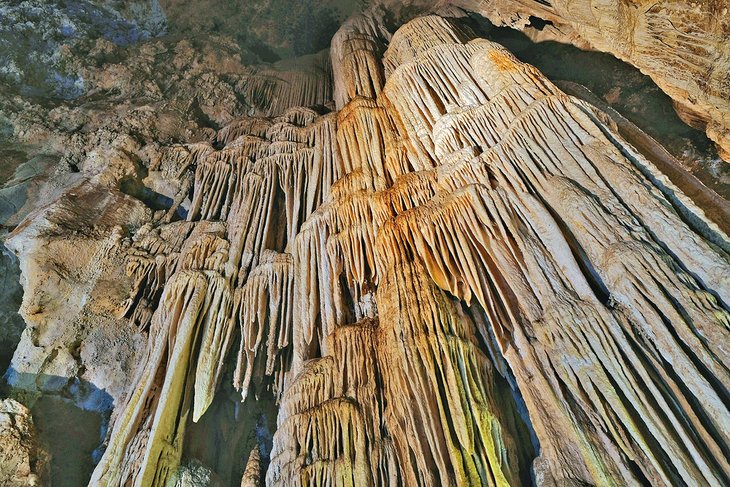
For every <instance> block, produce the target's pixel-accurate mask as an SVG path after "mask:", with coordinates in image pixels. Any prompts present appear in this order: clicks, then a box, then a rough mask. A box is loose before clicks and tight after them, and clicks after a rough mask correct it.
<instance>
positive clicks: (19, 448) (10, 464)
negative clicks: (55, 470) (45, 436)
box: [0, 399, 49, 487]
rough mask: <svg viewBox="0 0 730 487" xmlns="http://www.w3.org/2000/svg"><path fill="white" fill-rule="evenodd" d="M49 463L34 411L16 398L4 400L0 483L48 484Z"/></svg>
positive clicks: (10, 485) (0, 417) (10, 486)
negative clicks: (31, 412) (38, 437)
mask: <svg viewBox="0 0 730 487" xmlns="http://www.w3.org/2000/svg"><path fill="white" fill-rule="evenodd" d="M48 460H49V458H48V454H47V453H46V452H45V451H43V449H42V448H41V447H40V446H39V445H38V442H37V438H36V433H35V428H34V426H33V419H32V418H31V416H30V411H28V409H27V408H26V407H25V406H23V405H22V404H20V403H19V402H17V401H15V400H13V399H4V400H3V401H0V482H2V484H3V485H6V486H8V487H21V486H23V487H25V486H37V485H45V483H46V482H48V480H49V478H48Z"/></svg>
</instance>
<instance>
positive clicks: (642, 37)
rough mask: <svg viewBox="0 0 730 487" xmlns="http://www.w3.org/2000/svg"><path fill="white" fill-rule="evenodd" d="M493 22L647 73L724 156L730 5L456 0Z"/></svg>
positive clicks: (729, 147)
mask: <svg viewBox="0 0 730 487" xmlns="http://www.w3.org/2000/svg"><path fill="white" fill-rule="evenodd" d="M456 3H457V4H458V5H461V6H463V7H465V8H469V9H472V10H475V11H477V12H479V13H481V14H483V15H484V16H486V17H488V18H489V19H490V20H492V21H493V22H494V23H495V24H497V25H507V26H510V27H514V28H518V29H521V30H525V32H527V33H528V34H529V35H531V36H532V37H534V38H539V39H557V40H559V41H562V42H566V41H567V42H572V43H576V44H578V45H580V46H582V47H588V48H592V49H596V50H599V51H603V52H610V53H611V54H613V55H615V56H617V57H618V58H621V59H624V60H626V61H628V62H629V63H631V64H633V65H634V66H637V67H638V68H639V69H641V71H642V72H644V73H646V74H648V75H649V76H651V77H652V79H654V81H655V82H656V83H657V84H658V85H659V86H660V87H661V88H662V90H664V91H665V92H666V93H667V94H668V95H669V96H671V97H672V98H673V99H674V101H675V103H676V108H677V111H678V112H679V113H680V115H681V116H682V117H683V118H684V119H685V120H687V122H688V123H690V124H693V125H697V126H698V127H701V128H703V129H704V130H706V131H707V134H708V136H709V137H710V138H711V139H712V140H714V141H715V142H717V144H718V145H719V147H720V149H721V152H722V154H723V157H724V158H725V160H730V109H729V108H728V104H727V100H728V98H730V84H728V74H729V73H730V46H729V45H728V42H727V39H728V37H730V5H728V3H727V2H724V1H718V2H690V3H688V2H684V1H681V0H661V1H659V2H656V1H649V0H637V1H633V0H632V1H625V0H610V1H601V2H595V1H589V2H570V1H567V0H550V1H547V0H488V1H474V0H459V1H457V2H456Z"/></svg>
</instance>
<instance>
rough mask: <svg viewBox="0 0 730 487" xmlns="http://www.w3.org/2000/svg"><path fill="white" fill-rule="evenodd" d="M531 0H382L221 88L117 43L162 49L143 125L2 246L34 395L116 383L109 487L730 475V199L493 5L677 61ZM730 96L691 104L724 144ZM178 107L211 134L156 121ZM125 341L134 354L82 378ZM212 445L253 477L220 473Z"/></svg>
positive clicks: (207, 71) (95, 478)
mask: <svg viewBox="0 0 730 487" xmlns="http://www.w3.org/2000/svg"><path fill="white" fill-rule="evenodd" d="M503 3H504V5H502V4H503ZM518 3H519V4H520V5H521V6H520V7H519V8H517V7H515V5H516V4H518ZM532 3H535V2H507V1H506V0H505V1H504V2H482V3H480V4H479V5H478V6H472V7H471V8H472V9H473V11H471V12H468V11H465V10H461V9H459V8H456V7H454V6H453V5H450V6H447V7H445V8H437V9H435V10H433V11H432V12H430V13H429V14H428V15H423V16H416V17H415V18H413V19H412V20H411V19H410V17H412V16H413V13H412V12H410V13H409V12H405V11H402V12H400V13H399V14H398V15H392V11H388V10H387V9H383V8H380V7H377V8H372V9H370V10H368V11H367V12H366V13H364V14H361V15H355V16H353V17H351V18H350V19H349V20H347V21H345V22H344V23H343V25H342V26H341V27H340V29H339V31H338V32H337V33H336V34H335V36H334V38H333V39H332V44H331V48H330V50H329V51H322V52H320V53H316V54H311V55H309V56H305V57H304V58H300V59H297V60H294V61H291V60H290V61H284V62H279V63H275V64H271V65H259V66H254V67H250V66H242V65H241V64H240V63H235V62H226V63H223V64H224V65H225V68H222V70H223V71H225V72H224V73H221V72H219V71H216V70H215V69H213V67H212V66H213V65H215V64H216V63H218V62H221V58H220V57H216V56H217V54H216V53H215V52H210V51H207V50H204V51H205V52H206V53H207V54H206V55H203V56H201V55H200V53H199V51H198V50H197V49H198V48H196V47H194V46H191V45H190V44H188V43H185V42H184V41H181V42H179V43H177V44H176V45H175V46H174V47H172V48H171V47H170V46H169V45H167V44H165V43H164V42H159V43H156V44H155V43H150V44H148V45H147V47H141V48H140V52H139V53H136V54H131V55H130V56H131V59H137V58H139V59H146V58H150V57H152V58H153V57H155V56H158V57H159V58H161V59H171V60H172V63H173V65H175V64H177V65H178V66H179V69H180V70H182V72H183V73H184V75H183V76H182V79H179V80H178V85H176V86H178V89H177V91H176V90H175V89H170V90H163V89H162V88H163V87H164V86H165V84H164V80H163V79H162V77H161V76H160V77H155V76H151V77H152V78H153V79H155V80H156V81H155V82H154V83H158V84H154V83H153V85H154V86H157V88H159V89H160V90H159V97H158V100H157V101H155V102H154V103H152V104H151V105H149V106H145V107H143V108H138V111H139V112H142V113H144V118H142V121H141V122H140V121H139V119H135V118H134V117H131V116H130V117H129V118H125V119H124V123H118V124H116V125H110V124H106V125H105V124H97V125H95V124H92V125H91V127H94V128H95V130H87V131H85V132H84V133H82V134H80V135H78V137H77V139H76V140H77V145H76V146H74V147H75V149H77V150H76V151H75V153H74V157H75V158H76V159H74V160H75V161H77V163H78V167H79V169H80V175H79V176H73V177H71V178H69V180H70V183H69V184H68V185H67V186H64V187H62V188H56V191H55V192H52V191H50V190H46V194H54V195H55V198H54V200H53V201H52V202H50V203H48V204H46V205H44V206H42V207H40V208H37V209H36V210H34V212H32V213H30V215H29V216H27V217H26V218H25V219H24V220H23V222H22V223H20V224H19V225H18V226H17V227H16V228H15V229H14V230H13V232H12V233H11V235H10V238H9V239H8V247H9V248H11V249H13V250H14V251H15V252H16V254H17V255H18V256H19V258H20V262H21V269H22V272H23V276H24V280H25V281H24V289H25V298H24V302H23V306H22V313H23V316H24V317H25V319H26V320H27V321H28V322H29V327H28V329H27V330H26V332H25V333H26V336H25V337H24V340H25V341H24V342H23V343H24V345H23V346H21V347H20V348H19V351H20V352H16V356H15V357H14V359H13V366H14V370H15V373H17V374H19V375H18V378H17V379H16V381H20V379H22V377H23V375H22V374H23V373H25V374H27V376H28V377H31V378H32V380H33V381H34V382H36V383H37V382H38V376H39V375H42V374H47V375H50V376H53V377H54V378H58V377H61V378H66V379H67V378H68V377H72V376H76V375H85V376H86V377H88V378H89V380H90V381H92V382H93V383H95V384H101V385H103V386H104V387H105V388H107V389H109V390H110V391H113V397H114V400H115V404H114V412H113V415H112V417H111V421H110V427H109V430H108V434H107V437H106V440H105V445H104V446H105V449H104V453H103V455H102V456H101V459H100V461H99V463H98V465H97V466H96V468H95V470H94V472H93V475H92V477H91V481H90V485H94V486H109V487H113V486H128V485H134V486H140V487H141V486H160V487H163V486H168V485H191V484H192V485H195V484H196V483H198V484H205V485H210V484H212V483H214V481H215V482H218V481H220V482H221V483H223V484H226V485H227V484H232V485H239V484H240V485H242V486H244V485H245V486H253V485H261V484H262V483H265V484H266V485H272V486H273V485H351V486H355V485H358V486H359V485H427V486H437V485H495V486H502V485H531V484H536V485H546V486H558V485H560V486H567V485H570V486H573V485H574V486H578V485H607V486H609V485H640V484H649V485H667V486H669V485H725V484H727V483H730V461H729V460H728V458H730V455H729V454H730V450H729V448H730V446H729V445H730V411H729V410H728V404H730V401H729V399H730V398H729V397H728V388H729V387H730V374H729V373H728V369H727V367H728V364H730V349H728V344H729V343H730V238H728V223H727V222H728V220H727V218H728V216H730V215H729V213H730V211H728V205H727V202H726V201H725V200H723V199H722V198H721V197H720V196H718V195H717V194H714V193H712V191H711V190H709V189H707V188H706V187H704V186H702V184H701V183H699V182H698V181H695V180H694V179H692V178H691V177H689V176H687V175H686V174H685V173H683V172H682V171H683V170H682V169H681V167H680V165H679V164H674V162H676V161H674V162H673V161H672V160H671V156H670V155H669V154H668V153H666V154H665V153H662V154H661V157H658V156H657V151H659V150H661V148H660V147H659V148H657V147H656V146H658V144H656V142H653V141H652V142H651V143H645V144H636V143H635V141H637V140H649V139H648V136H646V134H643V133H641V131H640V130H639V129H638V128H636V127H632V131H633V132H632V133H633V135H632V138H631V142H630V141H628V140H627V139H626V138H624V135H623V134H625V131H624V132H622V131H621V130H620V127H619V125H617V122H616V120H615V118H612V117H610V116H609V115H607V114H606V113H603V112H602V111H600V110H599V109H598V108H596V107H595V106H594V105H592V104H591V103H589V102H588V101H586V100H584V99H581V98H577V97H574V96H569V95H568V94H566V93H565V92H563V91H561V89H559V88H558V87H557V86H556V85H555V84H553V83H552V82H551V81H550V80H549V79H548V78H547V77H545V76H544V75H543V74H542V73H541V72H540V71H539V70H537V69H536V68H534V67H533V66H530V65H528V64H525V63H523V62H520V61H519V60H517V59H516V58H515V57H514V56H513V55H512V54H511V53H510V52H509V51H508V50H507V49H506V48H504V47H503V46H501V45H499V44H497V43H495V42H492V41H490V40H488V39H486V38H484V30H483V29H484V26H483V24H482V23H480V22H479V21H477V20H475V18H474V15H475V14H474V11H476V12H481V13H487V14H488V15H490V18H493V17H494V16H495V15H498V16H500V17H499V18H500V19H501V20H502V21H503V22H507V23H511V24H519V25H521V26H523V27H524V26H525V25H526V23H525V22H526V21H525V17H524V16H525V15H528V19H529V15H533V14H540V13H541V12H543V11H545V12H548V14H549V15H548V14H546V15H545V16H544V17H540V18H544V19H547V20H550V21H551V22H554V24H551V25H545V26H543V27H544V28H545V32H544V35H545V36H553V37H554V38H558V37H560V36H563V37H562V38H563V39H565V38H566V37H565V36H567V37H570V39H571V40H572V41H575V42H590V43H591V45H594V46H596V47H598V48H601V49H605V50H613V49H619V48H621V49H625V52H623V51H622V53H621V54H622V55H625V57H626V58H627V59H629V60H631V61H635V58H634V57H633V56H640V54H639V52H640V50H641V49H649V46H653V45H654V44H652V43H654V42H659V41H658V40H656V39H654V40H652V41H651V42H650V43H648V44H641V43H638V44H637V41H630V40H627V41H626V43H627V44H626V45H624V46H622V47H621V46H619V47H611V48H610V49H609V48H607V47H602V46H603V44H600V43H599V40H597V39H599V38H600V39H602V40H601V41H600V42H610V39H611V36H610V35H609V34H608V33H615V32H614V30H615V29H617V28H618V27H616V26H615V25H614V24H613V23H614V22H615V20H616V19H615V18H611V19H604V18H603V14H601V16H600V19H597V20H596V19H593V18H591V17H590V16H589V15H588V14H585V13H584V12H582V11H580V10H579V11H577V12H575V13H574V14H571V15H572V16H571V15H568V12H567V10H566V9H565V8H563V7H562V6H561V5H562V4H560V3H559V2H557V3H558V4H556V5H545V3H546V2H539V3H540V4H541V6H540V7H539V8H537V7H534V6H532V5H531V4H532ZM609 3H610V2H609ZM669 3H671V2H669ZM523 4H524V5H523ZM601 5H604V4H601ZM621 5H623V6H622V7H621V8H625V9H627V12H629V13H626V15H624V16H623V17H621V18H622V19H629V20H632V19H633V21H635V24H634V25H633V27H634V28H635V30H634V31H632V32H633V33H634V34H635V35H636V36H638V38H641V36H642V35H643V34H641V32H642V30H641V29H643V28H645V27H646V24H642V23H641V22H643V20H642V21H641V22H640V21H639V20H636V19H644V18H645V17H637V15H638V14H636V13H635V12H634V10H635V9H638V8H639V5H635V4H631V5H624V4H621ZM663 5H664V4H663V3H661V2H660V4H655V6H654V7H652V8H649V9H648V10H647V11H646V12H645V14H646V15H648V16H651V15H650V14H651V12H652V11H653V9H655V8H665V7H664V6H663ZM604 6H605V5H604ZM515 8H517V10H514V9H515ZM606 8H609V7H606ZM697 8H698V9H699V10H697V11H701V10H702V9H701V8H700V7H697ZM712 8H714V7H712ZM631 9H634V10H631ZM675 10H676V12H679V13H677V15H680V14H681V15H683V17H682V18H683V19H685V20H687V22H690V23H691V21H697V18H695V17H694V14H695V13H696V12H695V10H691V9H688V8H687V9H684V10H682V9H680V8H678V7H677V8H676V9H675ZM675 10H672V12H675ZM647 12H649V13H647ZM672 15H674V14H672ZM722 15H725V14H724V13H723V14H722ZM563 17H569V18H570V20H564V22H563V23H559V20H560V19H562V18H563ZM666 18H668V19H670V20H667V21H668V22H669V21H671V19H672V18H673V17H672V16H671V15H669V16H667V17H665V19H666ZM722 18H724V17H721V18H719V20H717V22H718V24H717V25H716V26H715V25H714V24H713V29H715V30H712V29H709V28H708V29H702V32H706V33H707V38H708V39H710V40H708V41H707V42H708V44H707V46H706V47H704V49H710V47H708V46H712V45H716V44H717V43H718V41H717V39H715V37H717V36H718V35H720V34H719V33H720V32H725V31H724V30H723V29H725V27H724V25H725V24H723V22H724V21H723V20H722ZM692 19H694V20H692ZM493 20H494V19H493ZM594 21H596V22H599V21H600V22H599V23H600V26H594V24H593V22H594ZM568 25H569V26H570V28H571V29H572V30H571V31H566V30H564V28H565V26H568ZM612 25H614V27H611V26H612ZM591 26H593V27H591ZM622 28H623V26H622ZM561 29H563V30H561ZM615 35H616V36H619V35H620V36H621V38H622V39H626V38H627V36H626V35H624V34H619V33H615ZM713 36H715V37H713ZM673 40H674V41H677V42H680V43H682V42H685V41H686V40H681V39H679V38H673ZM215 42H221V45H224V46H228V48H230V49H234V48H233V47H231V46H229V45H228V44H226V43H225V42H224V41H215ZM631 42H634V44H631ZM667 42H668V41H667ZM686 42H689V41H686ZM713 43H714V44H713ZM665 44H666V42H665ZM683 45H684V44H683ZM666 49H667V51H666V52H669V53H670V54H671V55H673V56H681V55H682V52H683V51H682V48H680V47H674V45H673V44H672V43H668V44H667V47H666ZM698 49H699V48H698ZM213 51H215V50H213ZM725 54H726V53H725V52H724V51H723V50H722V49H719V52H718V53H717V56H719V60H717V59H715V60H714V61H712V63H713V64H712V66H716V67H717V69H718V70H719V71H721V70H722V69H725V67H724V64H723V62H724V61H723V59H724V58H722V56H725ZM135 56H137V57H135ZM654 61H655V64H654V65H653V66H654V67H656V69H657V71H656V72H655V73H654V74H656V76H658V77H660V78H662V79H665V78H664V77H666V79H665V81H666V83H667V84H666V86H667V87H670V88H667V91H668V92H669V94H670V95H672V96H676V97H677V98H681V96H680V95H678V94H677V93H678V92H676V91H674V92H673V91H672V88H671V87H672V86H674V87H675V88H676V87H677V86H679V85H681V83H680V82H679V81H677V80H676V79H674V78H672V76H673V74H672V73H675V71H673V70H675V69H676V66H674V65H670V64H671V63H670V64H667V63H668V61H667V62H665V61H666V59H665V58H663V57H662V56H661V55H657V56H654ZM688 61H691V60H688ZM642 62H643V61H642ZM642 62H639V61H636V64H637V65H638V66H640V67H644V65H643V64H642ZM703 63H705V61H704V60H703V61H702V62H699V61H698V62H697V63H695V65H694V67H695V68H697V70H696V71H688V72H689V73H698V72H701V71H702V69H705V68H707V66H706V65H705V64H703ZM142 66H143V68H140V69H144V66H149V64H142ZM708 69H709V68H708ZM116 70H121V68H120V67H118V66H116V67H115V66H108V65H103V68H102V69H97V70H92V71H91V74H92V75H89V76H87V77H88V78H89V79H95V80H96V83H97V86H99V87H101V86H108V85H107V84H108V83H112V82H113V79H114V78H113V77H112V76H111V75H110V74H109V73H114V72H116ZM121 71H122V72H124V70H121ZM94 73H95V74H94ZM685 74H686V73H685ZM171 75H174V72H171ZM94 76H96V77H94ZM136 79H137V78H136V76H133V75H131V74H130V75H129V78H128V79H127V81H123V80H122V81H119V83H120V84H119V89H122V90H126V91H125V92H126V93H128V94H130V93H136V94H137V95H139V94H140V92H141V91H144V90H145V89H146V88H144V87H141V86H138V85H137V84H136V83H135V82H133V81H134V80H136ZM692 79H693V81H692V83H694V82H696V79H697V78H696V77H693V78H692ZM713 79H714V78H713ZM672 80H674V81H672ZM685 81H686V80H685ZM150 83H152V82H150ZM687 83H690V82H689V81H687ZM712 83H713V82H710V83H708V85H706V86H705V87H704V88H702V89H700V88H699V87H697V86H694V85H692V86H689V84H687V85H686V86H685V88H686V93H692V95H691V96H692V97H695V98H693V101H691V102H690V103H689V104H688V105H687V106H690V105H691V106H690V109H691V110H692V113H693V114H696V115H697V119H698V120H699V119H701V120H704V121H706V122H709V123H710V125H712V126H713V127H719V128H717V131H716V132H712V130H714V129H708V131H709V132H711V133H715V134H721V132H722V130H724V129H723V128H722V127H724V125H723V124H724V123H725V121H724V118H723V117H725V115H724V113H726V112H727V110H728V109H730V96H728V94H727V93H725V92H723V91H722V90H719V88H718V90H719V91H717V90H715V88H713V86H714V85H713V84H712ZM718 83H719V81H718ZM662 86H664V85H662ZM683 86H684V85H683ZM703 90H704V91H703ZM698 93H704V94H703V95H702V96H700V95H698ZM191 94H193V95H195V106H194V108H191V106H192V104H187V105H186V100H187V97H188V96H189V95H191ZM140 96H141V95H140ZM682 96H684V95H682ZM686 96H687V97H690V95H689V94H687V95H686ZM183 107H184V110H183ZM172 108H175V109H180V110H182V111H183V113H189V114H190V115H191V116H193V114H197V116H198V117H202V116H201V115H200V114H201V113H202V114H204V116H205V117H204V118H206V119H207V120H209V121H213V122H214V123H211V124H210V125H211V126H203V125H202V124H198V123H195V122H189V123H188V124H187V125H185V124H183V122H182V121H181V120H180V119H179V118H178V117H180V115H179V112H176V113H178V115H175V116H173V115H171V114H167V115H164V116H163V115H161V114H160V113H159V112H158V111H156V109H157V110H162V111H165V110H172ZM166 113H167V112H166ZM196 120H198V121H200V118H198V119H196ZM176 121H178V122H179V124H177V122H176ZM135 122H136V123H135ZM713 124H714V125H713ZM181 127H184V128H181ZM48 130H49V131H52V130H51V128H49V129H48ZM184 136H188V138H189V140H187V141H185V140H182V139H183V138H184ZM642 137H646V138H642ZM723 137H724V136H723V135H718V136H717V137H716V138H715V140H716V141H717V142H718V143H719V144H720V145H723V144H724V142H723V140H724V139H723ZM59 138H60V140H68V139H63V136H61V135H59ZM81 139H83V140H81ZM89 144H91V145H94V144H96V147H97V149H96V150H95V151H93V150H81V147H87V146H88V145H89ZM662 161H663V162H662ZM660 162H661V164H660ZM668 167H671V168H672V172H671V174H665V172H666V169H667V168H668ZM160 201H164V204H163V205H160V204H157V203H158V202H160ZM107 329H108V330H107ZM99 330H107V331H103V332H100V331H99ZM104 340H107V341H104ZM107 343H111V344H113V346H110V347H109V349H110V350H113V351H114V353H115V354H116V362H115V363H113V364H109V365H107V366H105V367H99V368H93V367H92V368H91V369H89V368H88V367H87V366H86V364H92V363H94V362H96V361H98V360H101V357H102V355H103V354H102V353H101V352H100V347H102V346H104V344H107ZM133 344H134V345H133ZM33 354H35V355H33ZM39 364H40V365H39ZM34 367H35V368H34ZM114 367H118V368H119V369H120V370H119V371H118V374H117V373H112V374H109V369H113V368H114ZM102 369H103V370H102ZM110 376H111V378H110ZM122 376H124V377H122ZM62 382H63V381H62ZM46 387H48V386H46ZM261 405H264V406H265V408H269V409H271V408H273V409H276V421H275V424H273V423H272V424H271V427H272V432H273V437H272V438H268V430H267V428H266V424H265V423H266V418H265V417H264V416H263V415H262V416H261V417H256V415H257V414H259V411H260V410H261V409H260V408H261ZM254 423H255V425H254ZM239 428H242V429H245V430H246V432H245V433H240V431H239ZM237 435H238V436H237ZM244 436H245V437H246V439H241V437H244ZM230 439H235V441H236V442H237V443H236V444H233V441H234V440H230ZM229 440H230V441H232V443H231V444H230V447H229V444H228V443H224V442H226V441H229ZM209 442H218V443H224V444H225V446H224V447H223V448H225V449H226V450H234V451H235V453H236V455H238V456H239V457H240V458H237V459H236V460H235V461H234V462H233V463H235V465H230V464H229V463H231V462H228V463H226V462H221V463H222V464H223V465H222V466H221V463H218V464H217V471H212V465H210V467H211V469H208V468H207V467H208V465H206V466H203V465H201V464H200V463H199V462H202V461H203V459H206V457H210V456H211V453H210V451H209V450H208V449H206V445H207V444H208V443H209ZM217 451H219V450H217ZM226 458H228V457H226ZM207 459H208V460H210V459H209V458H207Z"/></svg>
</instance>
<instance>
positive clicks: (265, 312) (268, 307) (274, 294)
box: [234, 251, 294, 400]
mask: <svg viewBox="0 0 730 487" xmlns="http://www.w3.org/2000/svg"><path fill="white" fill-rule="evenodd" d="M292 267H293V266H292V259H291V256H290V255H289V254H277V253H276V252H272V251H266V252H264V255H263V256H262V257H261V261H260V263H259V265H258V266H257V267H256V268H255V269H254V270H253V271H252V272H251V274H250V275H249V277H248V280H247V281H246V284H245V285H244V286H243V287H242V288H240V289H236V292H235V306H234V317H236V319H237V321H238V323H239V326H240V329H241V348H240V351H239V354H238V364H237V366H236V374H235V378H234V386H235V387H236V389H238V390H240V391H241V396H242V397H243V399H244V400H245V399H246V397H247V396H248V392H249V389H250V388H251V381H252V375H253V374H254V371H255V372H256V373H257V375H258V377H256V381H255V382H256V385H255V387H254V389H255V390H258V392H261V386H262V383H261V381H262V377H261V376H263V375H266V376H269V377H272V376H273V381H274V394H275V395H276V396H278V395H280V394H281V392H282V390H283V386H284V384H283V374H284V372H286V371H287V370H288V368H289V362H290V360H291V348H290V347H291V339H292V338H291V337H292V327H293V326H294V317H293V310H292V302H293V291H294V290H293V268H292Z"/></svg>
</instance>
